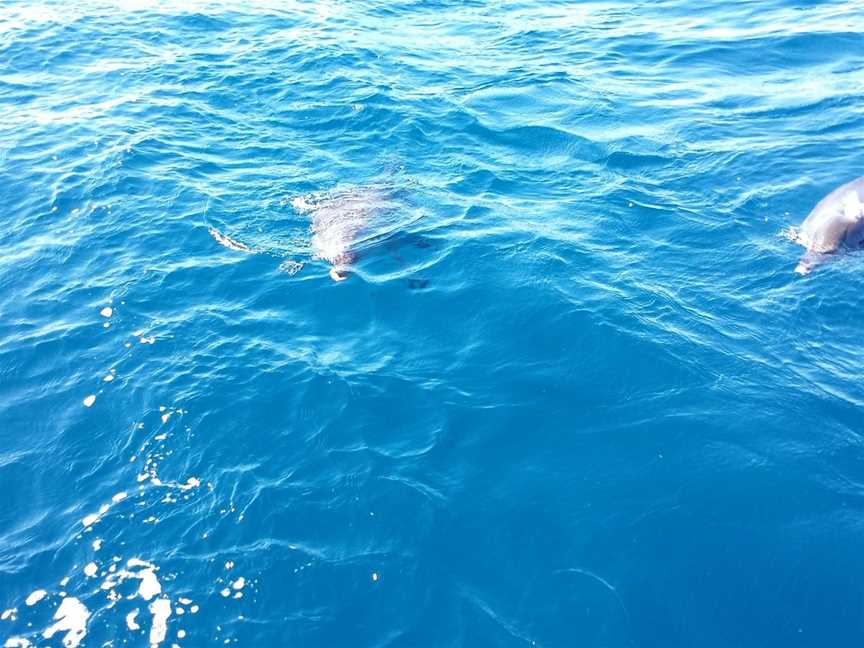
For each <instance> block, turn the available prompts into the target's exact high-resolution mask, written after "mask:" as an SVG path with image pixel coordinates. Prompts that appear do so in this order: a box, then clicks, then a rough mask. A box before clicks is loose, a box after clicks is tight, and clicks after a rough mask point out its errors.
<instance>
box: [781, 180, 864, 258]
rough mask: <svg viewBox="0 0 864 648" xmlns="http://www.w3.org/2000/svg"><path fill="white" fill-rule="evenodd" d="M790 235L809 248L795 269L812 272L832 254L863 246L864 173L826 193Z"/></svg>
mask: <svg viewBox="0 0 864 648" xmlns="http://www.w3.org/2000/svg"><path fill="white" fill-rule="evenodd" d="M791 238H792V239H793V240H794V241H795V242H796V243H799V244H801V245H803V246H804V247H805V248H806V249H807V251H806V252H805V253H804V255H803V256H802V257H801V259H800V260H799V261H798V265H797V266H796V267H795V272H797V273H798V274H800V275H805V274H807V273H809V272H810V271H811V270H813V268H815V267H816V266H817V265H819V264H820V263H822V262H824V261H826V260H827V259H828V258H830V255H833V254H837V253H839V252H843V251H846V250H856V249H861V248H862V247H864V177H861V178H858V179H857V180H853V181H852V182H847V183H846V184H844V185H842V186H840V187H838V188H837V189H835V190H834V191H832V192H831V193H829V194H828V195H827V196H825V197H824V198H823V199H822V200H820V201H819V203H818V204H817V205H816V206H815V207H814V208H813V211H811V212H810V214H809V215H808V216H807V218H805V219H804V222H803V223H801V227H799V228H798V229H797V230H795V229H793V230H792V232H791Z"/></svg>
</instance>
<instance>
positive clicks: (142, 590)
mask: <svg viewBox="0 0 864 648" xmlns="http://www.w3.org/2000/svg"><path fill="white" fill-rule="evenodd" d="M138 578H140V579H141V584H140V585H139V586H138V596H140V597H141V598H143V599H144V600H145V601H149V600H150V599H151V598H153V597H154V596H156V595H157V594H161V593H162V586H161V585H160V584H159V579H158V578H156V573H155V572H154V571H153V568H152V567H151V568H150V569H145V570H143V571H141V572H140V573H139V574H138Z"/></svg>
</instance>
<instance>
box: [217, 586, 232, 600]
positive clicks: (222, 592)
mask: <svg viewBox="0 0 864 648" xmlns="http://www.w3.org/2000/svg"><path fill="white" fill-rule="evenodd" d="M219 593H220V594H221V595H222V596H224V597H225V598H228V597H229V596H231V590H230V589H228V588H227V587H226V588H225V589H223V590H222V591H221V592H219Z"/></svg>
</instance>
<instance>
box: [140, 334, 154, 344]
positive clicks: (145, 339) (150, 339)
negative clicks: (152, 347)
mask: <svg viewBox="0 0 864 648" xmlns="http://www.w3.org/2000/svg"><path fill="white" fill-rule="evenodd" d="M138 341H139V342H140V343H141V344H153V343H154V342H156V338H155V337H153V336H152V335H151V336H150V337H142V338H140V339H139V340H138Z"/></svg>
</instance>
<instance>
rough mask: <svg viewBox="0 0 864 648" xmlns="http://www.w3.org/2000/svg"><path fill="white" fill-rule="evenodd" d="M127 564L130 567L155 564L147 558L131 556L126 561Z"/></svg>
mask: <svg viewBox="0 0 864 648" xmlns="http://www.w3.org/2000/svg"><path fill="white" fill-rule="evenodd" d="M126 566H127V567H129V568H130V569H134V568H135V567H152V566H153V565H152V564H150V563H149V562H147V561H146V560H141V559H140V558H130V559H129V560H127V561H126Z"/></svg>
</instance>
